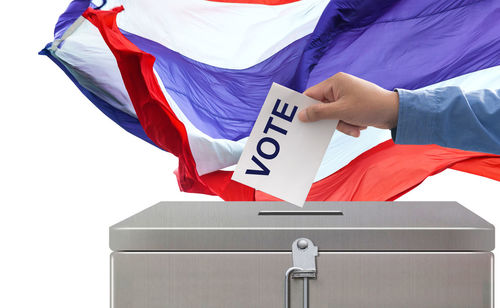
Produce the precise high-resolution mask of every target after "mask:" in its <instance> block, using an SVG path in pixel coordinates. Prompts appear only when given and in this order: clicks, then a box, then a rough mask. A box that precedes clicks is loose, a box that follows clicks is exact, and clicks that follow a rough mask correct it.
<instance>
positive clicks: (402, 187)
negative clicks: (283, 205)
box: [255, 140, 500, 201]
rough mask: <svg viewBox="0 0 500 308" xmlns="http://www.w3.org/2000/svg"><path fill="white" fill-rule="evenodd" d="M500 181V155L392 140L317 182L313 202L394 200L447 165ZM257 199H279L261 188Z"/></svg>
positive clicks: (312, 191)
mask: <svg viewBox="0 0 500 308" xmlns="http://www.w3.org/2000/svg"><path fill="white" fill-rule="evenodd" d="M450 167H451V168H453V169H457V170H462V171H466V172H470V173H474V174H477V175H482V176H485V177H489V178H492V179H496V180H500V157H499V156H496V155H493V154H485V153H477V152H467V151H462V150H456V149H449V148H443V147H440V146H437V145H396V144H394V143H393V142H392V140H389V141H386V142H383V143H381V144H379V145H378V146H376V147H374V148H372V149H370V150H368V151H366V152H364V153H363V154H361V155H360V156H358V157H356V158H355V159H354V160H353V161H351V162H350V163H349V164H348V165H347V166H345V167H344V168H342V169H340V170H339V171H337V172H335V173H334V174H332V175H330V176H328V177H326V178H324V179H322V180H320V181H318V182H316V183H314V184H313V185H312V187H311V191H310V192H309V195H308V197H307V200H310V201H391V200H395V199H397V198H399V197H400V196H402V195H404V194H405V193H407V192H408V191H410V190H412V189H413V188H415V187H417V186H418V185H419V184H420V183H422V182H423V181H424V180H425V179H426V178H427V177H428V176H431V175H434V174H437V173H439V172H441V171H443V170H445V169H446V168H450ZM255 200H257V201H265V200H277V198H275V197H272V196H270V195H268V194H265V193H263V192H261V191H257V192H256V193H255Z"/></svg>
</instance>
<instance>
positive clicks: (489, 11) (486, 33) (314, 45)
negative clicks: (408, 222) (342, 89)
mask: <svg viewBox="0 0 500 308" xmlns="http://www.w3.org/2000/svg"><path fill="white" fill-rule="evenodd" d="M41 54H44V55H47V56H48V57H49V58H51V59H52V60H53V61H54V62H55V63H56V64H57V65H58V66H59V67H60V68H61V69H62V70H63V71H64V72H65V73H66V74H67V75H68V77H69V78H71V79H72V80H73V82H74V83H75V84H76V86H77V87H79V89H80V90H81V91H82V93H83V94H84V95H86V96H87V97H88V99H89V100H90V101H92V103H94V104H95V105H96V106H97V107H98V108H99V109H100V110H101V111H102V112H103V113H105V114H106V115H107V116H108V117H109V118H110V119H112V120H113V121H114V122H116V123H117V124H118V125H120V126H121V127H123V128H124V129H125V130H126V131H128V132H130V133H132V134H134V135H136V136H137V137H139V138H142V139H144V140H145V141H147V142H150V143H152V144H154V145H156V146H158V147H160V148H162V149H164V150H165V151H168V152H170V153H172V154H174V155H175V156H177V157H178V158H179V167H178V170H177V171H176V175H177V178H178V182H179V187H180V189H181V190H183V191H186V192H195V193H204V194H212V195H219V196H220V197H222V198H223V199H225V200H272V199H273V198H272V197H271V196H268V195H266V194H264V193H262V192H259V191H255V190H254V189H252V188H250V187H246V186H244V185H242V184H239V183H236V182H233V181H231V174H232V172H231V168H232V166H234V164H236V163H237V161H238V158H239V156H240V154H241V152H242V150H243V147H244V145H245V141H246V139H247V137H248V135H249V134H250V131H251V129H252V126H253V123H254V121H255V119H256V118H257V115H258V113H259V111H260V108H261V105H262V104H263V102H264V99H265V96H266V94H267V92H268V90H269V88H270V86H271V83H272V82H277V83H280V84H282V85H285V86H288V87H291V88H294V89H295V90H298V91H303V90H305V89H306V88H307V87H309V86H311V85H314V84H316V83H318V82H320V81H322V80H324V79H326V78H328V77H330V76H331V75H333V74H335V73H336V72H339V71H343V72H347V73H350V74H353V75H356V76H359V77H361V78H364V79H367V80H369V81H372V82H374V83H377V84H379V85H381V86H382V87H385V88H386V89H393V88H395V87H400V88H406V89H416V88H422V87H439V86H442V85H458V86H461V87H463V88H464V89H465V90H473V89H477V88H488V87H494V86H496V88H498V86H499V85H500V1H489V0H483V1H478V0H459V1H457V0H418V1H416V0H413V1H412V0H399V1H398V0H334V1H327V0H301V1H292V0H246V1H245V0H234V1H225V0H224V1H223V0H219V1H217V0H214V1H205V0H182V1H175V0H171V1H156V0H141V1H139V0H109V1H104V3H103V4H101V5H100V6H99V7H98V6H96V5H95V4H93V3H92V2H91V1H89V0H75V1H73V2H71V4H70V5H69V7H68V9H67V11H66V12H64V13H63V14H62V15H61V17H60V19H59V21H58V22H57V25H56V29H55V39H54V41H53V42H52V43H50V44H48V45H47V46H46V48H45V49H43V50H42V51H41ZM446 168H453V169H456V170H462V171H466V172H470V173H475V174H478V175H482V176H487V177H490V178H492V179H496V180H500V158H499V157H498V156H494V155H490V154H484V153H474V152H466V151H460V150H454V149H447V148H442V147H439V146H434V145H430V146H403V145H395V144H394V143H393V142H392V141H391V138H390V133H389V131H385V130H379V129H375V128H369V129H367V130H366V131H363V133H362V135H361V137H360V138H358V139H355V138H352V137H348V136H346V135H343V134H335V135H334V137H333V139H332V140H331V143H330V146H329V148H328V151H327V153H326V155H325V157H324V160H323V162H322V164H321V167H320V170H319V172H318V174H317V175H316V180H315V183H314V184H313V186H312V189H311V191H310V194H309V196H308V200H394V199H396V198H398V197H399V196H401V195H402V194H404V193H405V192H407V191H409V190H411V189H412V188H414V187H415V186H417V185H418V184H419V183H421V182H422V181H423V180H424V179H425V178H426V177H428V176H430V175H433V174H435V173H438V172H440V171H442V170H444V169H446Z"/></svg>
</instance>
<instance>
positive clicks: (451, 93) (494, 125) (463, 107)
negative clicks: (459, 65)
mask: <svg viewBox="0 0 500 308" xmlns="http://www.w3.org/2000/svg"><path fill="white" fill-rule="evenodd" d="M397 92H398V94H399V114H398V124H397V127H396V128H395V129H393V130H392V137H393V139H394V142H395V143H398V144H437V145H441V146H444V147H450V148H458V149H462V150H468V151H477V152H486V153H494V154H500V90H495V91H493V90H480V91H474V92H469V93H464V92H463V91H462V89H461V88H459V87H443V88H438V89H432V90H413V91H410V90H404V89H397Z"/></svg>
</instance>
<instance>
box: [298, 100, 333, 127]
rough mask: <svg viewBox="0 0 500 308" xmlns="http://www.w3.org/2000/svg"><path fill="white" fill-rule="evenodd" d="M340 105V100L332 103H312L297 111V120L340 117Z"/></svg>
mask: <svg viewBox="0 0 500 308" xmlns="http://www.w3.org/2000/svg"><path fill="white" fill-rule="evenodd" d="M341 106H342V102H341V100H338V101H336V102H333V103H318V104H314V105H312V106H309V107H307V108H306V109H303V110H301V111H300V112H299V120H301V121H302V122H316V121H319V120H323V119H341V118H342V117H341V116H342V109H341Z"/></svg>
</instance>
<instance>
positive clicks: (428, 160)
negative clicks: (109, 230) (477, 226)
mask: <svg viewBox="0 0 500 308" xmlns="http://www.w3.org/2000/svg"><path fill="white" fill-rule="evenodd" d="M122 9H123V8H116V9H114V10H112V11H96V10H93V9H88V10H87V11H86V12H85V13H84V14H83V16H84V17H85V18H87V19H88V20H89V21H90V22H92V23H93V24H94V25H95V26H96V27H97V28H98V29H99V31H100V33H101V35H102V37H103V39H104V40H105V42H106V44H107V45H108V47H109V48H110V50H111V51H112V52H113V54H114V56H115V58H116V60H117V63H118V67H119V69H120V72H121V75H122V78H123V81H124V84H125V87H126V88H127V91H128V93H129V96H130V98H131V100H132V103H133V105H134V108H135V110H136V112H137V116H138V118H139V121H140V122H141V125H142V126H143V128H144V130H145V131H146V134H147V135H148V136H149V138H151V140H153V141H154V142H155V143H156V144H157V145H158V146H159V147H161V148H162V149H164V150H166V151H168V152H170V153H173V154H174V155H176V156H177V157H179V168H178V171H177V172H176V174H177V178H178V182H179V187H180V188H181V190H182V191H186V192H195V193H204V194H216V195H219V196H220V197H221V198H223V199H224V200H276V198H274V197H272V196H269V195H267V194H265V193H262V192H257V193H255V190H254V189H252V188H250V187H248V186H245V185H242V184H240V183H237V182H234V181H232V180H231V175H232V172H227V171H216V172H212V173H210V174H207V175H203V176H201V177H200V176H199V175H198V173H197V172H196V163H195V161H194V158H193V155H192V153H191V149H190V147H189V141H188V137H187V132H186V128H185V127H184V124H183V123H182V122H181V121H180V120H179V119H178V118H177V117H176V115H175V113H174V112H173V111H172V109H171V108H170V106H169V104H168V102H167V100H166V99H165V97H164V95H163V92H162V91H161V88H160V86H159V84H158V80H157V79H156V76H155V74H154V71H153V64H154V61H155V58H154V57H153V56H152V55H150V54H148V53H145V52H143V51H142V50H140V49H139V48H137V46H135V45H134V44H132V43H131V42H130V41H129V40H127V38H125V37H124V36H123V35H122V33H121V32H120V30H119V29H118V26H117V25H116V14H117V13H118V12H119V11H121V10H122ZM450 167H451V168H454V169H456V170H462V171H466V172H470V173H474V174H478V175H482V176H486V177H489V178H492V179H496V180H500V168H499V167H500V157H499V156H495V155H491V154H484V153H474V152H466V151H461V150H454V149H447V148H442V147H439V146H432V145H431V146H408V145H395V144H394V143H393V142H392V141H387V142H384V143H382V144H380V145H378V146H376V147H374V148H372V149H370V150H368V151H366V152H364V153H363V154H361V155H360V156H358V157H357V158H356V159H354V160H353V161H352V162H350V163H349V164H348V165H347V166H345V167H344V168H342V169H340V170H339V171H337V172H336V173H334V174H332V175H330V176H328V177H327V178H325V179H323V180H321V181H318V182H316V183H314V184H313V186H312V188H311V191H310V193H309V196H308V200H315V201H327V200H328V201H333V200H367V201H368V200H374V201H375V200H381V201H383V200H394V199H396V198H398V197H399V196H401V195H403V194H404V193H406V192H408V191H410V190H411V189H413V188H414V187H416V186H417V185H418V184H420V183H421V182H422V181H424V180H425V178H427V177H428V176H430V175H433V174H436V173H439V172H441V171H442V170H444V169H446V168H450Z"/></svg>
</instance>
